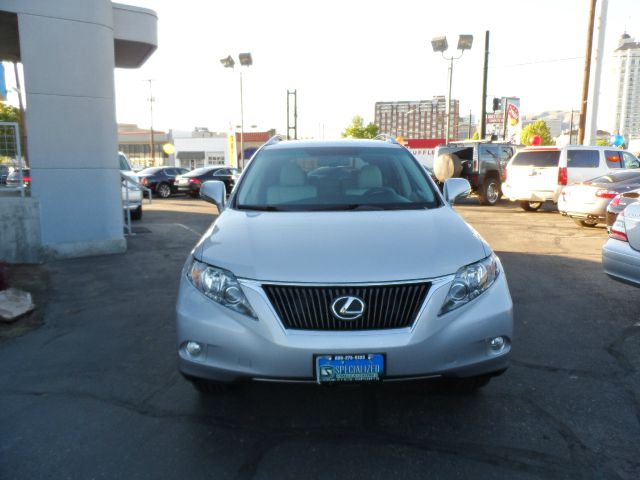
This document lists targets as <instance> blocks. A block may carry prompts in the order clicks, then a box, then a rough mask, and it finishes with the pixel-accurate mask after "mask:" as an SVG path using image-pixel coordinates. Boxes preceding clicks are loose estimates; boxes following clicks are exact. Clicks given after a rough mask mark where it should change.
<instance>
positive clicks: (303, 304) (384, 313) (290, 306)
mask: <svg viewBox="0 0 640 480" xmlns="http://www.w3.org/2000/svg"><path fill="white" fill-rule="evenodd" d="M430 285H431V284H430V283H411V284H395V285H394V284H390V285H375V286H326V287H325V286H322V287H306V286H293V285H263V286H262V287H263V288H264V291H265V292H266V293H267V296H268V297H269V300H270V301H271V304H272V305H273V308H274V309H275V311H276V313H277V314H278V316H279V317H280V320H281V321H282V323H283V325H284V327H285V328H286V329H290V330H339V331H342V330H384V329H390V328H404V327H409V326H411V325H413V322H414V321H415V320H416V317H417V315H418V311H419V310H420V307H421V306H422V304H423V302H424V299H425V297H426V295H427V292H428V291H429V287H430ZM343 296H354V297H358V298H360V299H361V300H362V301H363V302H364V304H365V308H364V313H363V314H362V316H361V317H359V318H357V319H355V320H340V319H338V318H336V317H335V316H334V315H332V313H331V305H332V304H333V302H334V301H335V300H336V299H337V298H339V297H343Z"/></svg>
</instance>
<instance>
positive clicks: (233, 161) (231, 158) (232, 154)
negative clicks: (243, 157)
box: [229, 134, 237, 167]
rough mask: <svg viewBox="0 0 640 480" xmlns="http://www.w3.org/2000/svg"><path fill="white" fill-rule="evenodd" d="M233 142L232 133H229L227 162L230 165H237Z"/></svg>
mask: <svg viewBox="0 0 640 480" xmlns="http://www.w3.org/2000/svg"><path fill="white" fill-rule="evenodd" d="M234 146H235V142H234V136H233V134H231V135H229V164H230V165H231V166H232V167H236V166H237V160H236V154H235V148H234Z"/></svg>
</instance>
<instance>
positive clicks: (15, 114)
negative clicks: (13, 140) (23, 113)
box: [0, 102, 20, 123]
mask: <svg viewBox="0 0 640 480" xmlns="http://www.w3.org/2000/svg"><path fill="white" fill-rule="evenodd" d="M0 122H16V123H20V110H19V109H18V108H16V107H13V106H11V105H7V104H6V103H4V102H0Z"/></svg>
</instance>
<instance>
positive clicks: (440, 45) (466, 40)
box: [431, 35, 473, 143]
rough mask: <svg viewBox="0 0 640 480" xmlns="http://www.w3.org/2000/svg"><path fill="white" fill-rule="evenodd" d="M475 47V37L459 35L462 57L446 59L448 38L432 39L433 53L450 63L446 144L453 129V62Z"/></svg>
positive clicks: (459, 48) (459, 47)
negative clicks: (440, 55)
mask: <svg viewBox="0 0 640 480" xmlns="http://www.w3.org/2000/svg"><path fill="white" fill-rule="evenodd" d="M472 45H473V35H459V36H458V50H460V55H458V56H457V57H454V56H453V55H452V56H451V57H446V56H445V55H444V52H446V51H447V49H448V48H449V44H448V43H447V37H444V36H442V37H433V38H432V39H431V47H432V48H433V51H434V52H436V53H438V52H440V53H441V54H442V58H444V59H445V60H448V61H449V95H448V96H447V132H446V142H447V143H449V133H450V128H451V81H452V79H453V61H454V60H457V59H459V58H460V57H462V55H463V54H464V51H465V50H471V46H472Z"/></svg>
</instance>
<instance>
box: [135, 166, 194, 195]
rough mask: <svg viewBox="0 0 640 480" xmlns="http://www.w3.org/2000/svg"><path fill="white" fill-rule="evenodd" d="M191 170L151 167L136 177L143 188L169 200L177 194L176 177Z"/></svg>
mask: <svg viewBox="0 0 640 480" xmlns="http://www.w3.org/2000/svg"><path fill="white" fill-rule="evenodd" d="M188 171H189V169H187V168H182V167H149V168H145V169H144V170H141V171H139V172H138V173H137V174H136V175H137V176H138V178H139V179H140V184H141V185H142V186H143V187H147V188H149V189H150V190H151V191H152V192H154V193H155V194H156V195H158V196H159V197H160V198H168V197H169V196H170V195H171V194H172V193H177V192H178V188H177V187H176V186H175V181H176V176H177V175H184V174H185V173H187V172H188Z"/></svg>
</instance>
